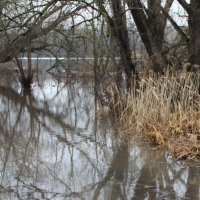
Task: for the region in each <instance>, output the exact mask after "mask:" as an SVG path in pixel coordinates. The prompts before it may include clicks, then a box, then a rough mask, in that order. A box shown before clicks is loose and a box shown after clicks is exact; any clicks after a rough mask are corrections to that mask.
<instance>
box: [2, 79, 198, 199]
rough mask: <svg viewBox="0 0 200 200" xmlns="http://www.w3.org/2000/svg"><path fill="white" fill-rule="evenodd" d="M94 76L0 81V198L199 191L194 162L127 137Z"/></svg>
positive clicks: (180, 195)
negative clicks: (98, 96) (98, 102)
mask: <svg viewBox="0 0 200 200" xmlns="http://www.w3.org/2000/svg"><path fill="white" fill-rule="evenodd" d="M97 110H98V108H97V107H96V106H95V98H94V90H93V87H92V84H90V83H82V82H81V81H77V82H75V83H73V84H69V83H68V84H67V85H66V84H64V83H63V82H60V83H59V82H57V81H56V80H53V79H44V81H41V82H39V84H38V83H35V84H34V85H33V91H32V95H26V94H22V93H20V89H17V88H16V89H15V90H14V89H11V88H6V87H5V86H0V151H1V152H0V181H1V182H0V199H23V200H24V199H27V200H29V199H55V200H64V199H67V200H75V199H81V200H83V199H84V200H90V199H91V200H118V199H119V200H131V199H138V200H140V199H141V200H142V199H146V200H147V199H152V200H154V199H166V200H168V199H191V200H196V199H200V170H199V166H198V165H196V166H195V165H188V164H184V163H181V162H178V161H173V160H172V159H171V158H170V157H169V156H167V155H166V154H164V153H162V152H160V151H159V150H154V149H151V148H149V147H141V146H139V145H136V144H135V143H134V142H133V141H129V142H127V141H126V139H125V138H123V136H122V135H123V134H120V133H118V131H117V128H115V127H113V123H112V121H111V120H110V119H109V118H108V117H106V115H100V116H99V117H97V112H96V111H97Z"/></svg>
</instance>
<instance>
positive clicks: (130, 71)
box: [112, 0, 135, 89]
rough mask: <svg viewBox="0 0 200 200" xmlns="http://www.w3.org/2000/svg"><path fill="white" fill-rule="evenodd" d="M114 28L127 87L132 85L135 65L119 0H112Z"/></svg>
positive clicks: (124, 16) (124, 14) (124, 15)
mask: <svg viewBox="0 0 200 200" xmlns="http://www.w3.org/2000/svg"><path fill="white" fill-rule="evenodd" d="M112 9H113V20H114V26H115V27H114V28H115V31H116V36H117V38H116V39H117V43H118V46H119V50H120V56H121V61H122V64H123V66H124V68H125V74H126V83H127V89H130V87H131V85H132V79H133V75H134V74H135V66H134V64H133V62H132V60H131V50H130V44H129V36H128V30H127V25H126V13H125V12H124V10H123V7H122V4H121V0H112Z"/></svg>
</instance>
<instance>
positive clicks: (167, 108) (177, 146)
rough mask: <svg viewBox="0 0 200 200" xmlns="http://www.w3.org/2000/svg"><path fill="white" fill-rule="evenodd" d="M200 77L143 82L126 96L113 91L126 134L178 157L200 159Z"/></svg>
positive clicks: (111, 91)
mask: <svg viewBox="0 0 200 200" xmlns="http://www.w3.org/2000/svg"><path fill="white" fill-rule="evenodd" d="M199 88H200V76H199V75H193V74H187V75H185V76H184V77H179V78H175V77H173V76H170V75H166V76H165V77H159V78H156V77H153V76H152V77H150V78H146V79H142V80H141V82H140V84H139V88H138V89H136V90H134V89H133V90H132V91H134V92H130V93H128V95H127V94H124V93H123V92H121V91H119V90H117V87H116V86H115V84H112V85H111V86H110V88H109V93H110V96H111V97H112V98H111V101H110V106H111V108H112V111H113V112H114V114H115V115H116V116H118V118H119V120H120V122H121V124H122V126H123V129H124V131H125V132H128V133H132V134H135V133H137V134H139V135H141V136H142V137H145V138H148V139H149V141H151V142H153V143H154V144H155V145H161V146H163V147H166V148H168V150H169V151H170V152H171V153H173V155H174V156H175V157H177V158H188V159H199V160H200V95H199Z"/></svg>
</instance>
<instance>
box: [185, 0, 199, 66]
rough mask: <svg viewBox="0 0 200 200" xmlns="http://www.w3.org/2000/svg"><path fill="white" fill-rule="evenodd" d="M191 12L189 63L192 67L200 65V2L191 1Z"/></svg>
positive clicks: (189, 20) (197, 0)
mask: <svg viewBox="0 0 200 200" xmlns="http://www.w3.org/2000/svg"><path fill="white" fill-rule="evenodd" d="M190 7H191V9H192V10H191V12H189V13H188V14H189V15H188V23H189V33H190V42H189V53H190V55H191V56H190V58H189V61H190V63H191V64H192V65H200V1H199V0H191V3H190Z"/></svg>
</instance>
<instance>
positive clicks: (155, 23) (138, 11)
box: [126, 0, 173, 73]
mask: <svg viewBox="0 0 200 200" xmlns="http://www.w3.org/2000/svg"><path fill="white" fill-rule="evenodd" d="M126 1H127V4H128V7H129V9H130V11H131V15H132V17H133V19H134V21H135V24H136V26H137V29H138V32H139V34H140V37H141V40H142V42H143V44H144V46H145V48H146V50H147V53H148V55H149V57H150V59H151V61H152V63H153V65H152V67H153V70H154V71H155V72H156V73H159V72H160V73H163V70H164V68H165V67H166V66H167V64H168V63H167V59H166V57H165V56H164V55H163V53H162V52H163V43H164V32H165V26H166V22H167V17H166V16H165V15H164V14H162V12H161V8H160V7H161V1H160V0H156V1H155V0H149V1H148V8H147V9H145V8H144V6H143V4H142V3H141V1H140V0H134V1H131V0H126ZM172 3H173V0H167V1H166V4H165V7H164V9H165V10H166V12H169V9H170V7H171V5H172Z"/></svg>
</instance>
